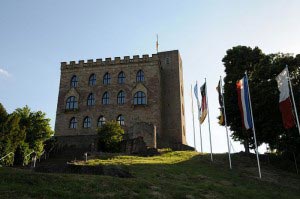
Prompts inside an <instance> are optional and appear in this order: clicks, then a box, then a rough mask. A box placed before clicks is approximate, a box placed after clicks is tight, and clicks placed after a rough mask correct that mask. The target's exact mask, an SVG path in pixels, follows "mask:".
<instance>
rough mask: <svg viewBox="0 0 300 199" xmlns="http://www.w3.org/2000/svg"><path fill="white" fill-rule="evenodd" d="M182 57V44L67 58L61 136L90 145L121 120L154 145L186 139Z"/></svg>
mask: <svg viewBox="0 0 300 199" xmlns="http://www.w3.org/2000/svg"><path fill="white" fill-rule="evenodd" d="M183 93H184V91H183V77H182V61H181V57H180V54H179V51H178V50H173V51H167V52H159V53H157V54H153V55H152V57H149V56H148V55H143V56H142V57H139V56H138V55H135V56H133V58H130V57H129V56H125V57H124V59H121V58H120V57H115V59H114V60H112V59H111V58H106V59H105V60H102V59H97V60H96V61H93V60H88V61H87V62H85V61H83V60H81V61H79V62H75V61H71V62H69V63H66V62H62V63H61V77H60V86H59V94H58V103H57V112H56V122H55V136H56V138H57V139H58V141H59V142H60V143H63V144H66V145H75V146H81V147H89V146H91V145H92V144H93V143H95V139H96V136H97V128H99V127H101V125H103V124H104V123H105V122H106V121H111V120H115V121H117V122H118V123H119V124H120V125H121V126H122V127H123V129H124V130H125V133H126V134H127V136H128V137H129V138H136V137H140V136H141V137H143V139H144V141H145V143H146V145H147V146H149V147H172V146H174V145H176V144H186V134H185V117H184V97H183Z"/></svg>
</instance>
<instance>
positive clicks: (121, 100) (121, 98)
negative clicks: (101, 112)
mask: <svg viewBox="0 0 300 199" xmlns="http://www.w3.org/2000/svg"><path fill="white" fill-rule="evenodd" d="M117 102H118V104H124V103H125V92H124V91H120V92H119V93H118V97H117Z"/></svg>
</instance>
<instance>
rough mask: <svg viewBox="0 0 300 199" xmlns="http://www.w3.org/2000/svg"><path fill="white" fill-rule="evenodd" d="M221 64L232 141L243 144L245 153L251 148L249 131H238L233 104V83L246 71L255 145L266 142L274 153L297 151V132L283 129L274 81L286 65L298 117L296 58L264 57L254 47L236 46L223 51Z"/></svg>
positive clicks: (239, 124) (299, 59) (237, 113)
mask: <svg viewBox="0 0 300 199" xmlns="http://www.w3.org/2000/svg"><path fill="white" fill-rule="evenodd" d="M222 61H223V63H224V67H225V73H226V76H225V78H224V82H225V84H224V99H225V106H226V116H227V123H228V126H229V127H230V129H231V131H233V135H232V137H233V139H234V140H238V141H240V142H241V143H242V144H244V146H245V149H246V151H248V148H249V147H250V148H254V140H253V133H252V130H249V131H246V130H245V129H243V128H242V122H241V116H240V111H239V108H238V105H237V104H238V100H237V92H236V81H238V80H240V79H241V78H242V77H243V75H244V73H245V71H247V74H248V77H249V89H250V92H251V101H252V109H253V117H254V122H255V129H256V135H257V142H258V144H259V145H260V144H262V143H267V144H269V146H270V148H271V149H276V150H278V151H287V150H291V148H293V150H296V151H300V149H299V141H300V140H299V133H298V132H297V129H296V128H294V129H289V130H286V129H284V127H283V124H282V119H281V113H280V111H279V91H278V88H277V82H276V79H275V78H276V76H277V75H278V74H279V73H280V72H281V71H282V70H283V69H284V68H285V67H286V66H288V67H289V71H290V75H291V78H292V85H293V88H294V94H295V100H296V102H297V110H298V114H299V105H300V103H299V97H300V94H299V91H300V83H299V82H300V75H299V74H300V69H299V64H300V55H297V56H295V57H294V56H292V55H291V54H282V53H277V54H269V55H266V54H264V53H263V52H262V51H261V50H260V49H259V48H258V47H255V48H253V49H252V48H250V47H246V46H236V47H233V48H232V49H229V50H227V52H226V55H225V57H224V58H223V60H222ZM295 91H296V92H295ZM297 133H298V136H297ZM287 143H289V144H288V145H287Z"/></svg>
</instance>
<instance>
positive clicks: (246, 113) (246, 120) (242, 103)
mask: <svg viewBox="0 0 300 199" xmlns="http://www.w3.org/2000/svg"><path fill="white" fill-rule="evenodd" d="M236 87H237V93H238V103H239V108H240V112H241V117H242V125H243V127H245V128H246V129H247V130H248V129H251V128H252V127H253V122H252V119H251V113H250V104H249V87H248V79H247V76H244V77H243V78H242V79H241V80H239V81H238V82H237V83H236Z"/></svg>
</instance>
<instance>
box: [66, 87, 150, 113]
mask: <svg viewBox="0 0 300 199" xmlns="http://www.w3.org/2000/svg"><path fill="white" fill-rule="evenodd" d="M109 99H110V96H109V93H108V92H105V93H104V94H103V95H102V104H103V105H107V104H110V102H109ZM117 103H118V104H120V105H122V104H125V92H124V91H120V92H119V93H118V95H117ZM146 103H147V99H146V94H145V93H144V92H142V91H138V92H136V93H135V94H134V96H133V104H134V105H145V104H146ZM95 104H96V100H95V95H94V93H90V94H89V96H88V98H87V106H94V105H95ZM66 109H67V110H74V109H78V100H77V98H76V97H75V96H70V97H68V99H67V101H66Z"/></svg>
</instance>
